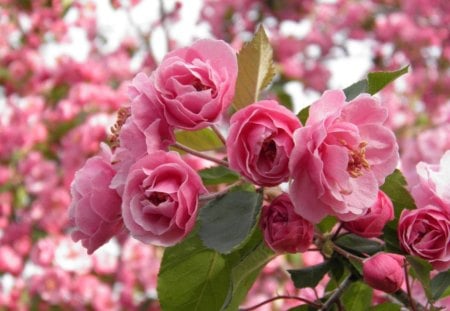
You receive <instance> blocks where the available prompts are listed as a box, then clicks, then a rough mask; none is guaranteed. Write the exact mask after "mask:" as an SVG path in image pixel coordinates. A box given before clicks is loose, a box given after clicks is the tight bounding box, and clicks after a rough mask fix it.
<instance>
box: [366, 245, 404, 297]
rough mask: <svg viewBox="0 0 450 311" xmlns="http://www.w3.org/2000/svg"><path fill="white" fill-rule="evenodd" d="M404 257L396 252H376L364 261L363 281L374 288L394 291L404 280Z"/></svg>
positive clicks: (389, 291)
mask: <svg viewBox="0 0 450 311" xmlns="http://www.w3.org/2000/svg"><path fill="white" fill-rule="evenodd" d="M404 261H405V259H404V257H403V256H401V255H396V254H388V253H378V254H376V255H375V256H372V257H370V258H368V259H366V260H365V261H364V264H363V276H364V282H366V283H367V284H368V285H370V286H371V287H373V288H375V289H379V290H382V291H384V292H386V293H394V292H396V291H397V290H399V289H400V287H401V286H402V284H403V281H404V274H403V264H404Z"/></svg>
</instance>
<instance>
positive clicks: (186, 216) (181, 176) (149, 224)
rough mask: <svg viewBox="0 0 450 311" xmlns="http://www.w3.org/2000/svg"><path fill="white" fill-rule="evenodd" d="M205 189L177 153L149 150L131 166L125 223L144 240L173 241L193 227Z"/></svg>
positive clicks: (124, 205)
mask: <svg viewBox="0 0 450 311" xmlns="http://www.w3.org/2000/svg"><path fill="white" fill-rule="evenodd" d="M204 192H206V189H205V187H204V186H203V184H202V181H201V179H200V177H199V176H198V174H197V173H196V172H195V171H194V170H193V169H192V168H191V167H190V166H189V165H187V164H186V163H185V162H184V161H183V160H182V159H181V157H180V155H179V154H178V153H175V152H164V151H155V152H152V153H150V154H148V155H146V156H145V157H143V158H141V159H140V160H139V161H137V162H136V163H135V164H134V165H133V166H131V168H130V171H129V174H128V177H127V180H126V184H125V189H124V193H123V204H122V214H123V220H124V224H125V226H126V227H127V228H128V230H129V231H130V233H131V235H132V236H133V237H134V238H136V239H138V240H140V241H142V242H144V243H151V244H155V245H161V246H170V245H173V244H176V243H177V242H179V241H180V240H181V239H183V238H184V237H185V236H186V235H187V234H188V233H189V232H190V231H191V230H192V228H193V227H194V224H195V220H196V216H197V212H198V198H199V195H200V194H201V193H204Z"/></svg>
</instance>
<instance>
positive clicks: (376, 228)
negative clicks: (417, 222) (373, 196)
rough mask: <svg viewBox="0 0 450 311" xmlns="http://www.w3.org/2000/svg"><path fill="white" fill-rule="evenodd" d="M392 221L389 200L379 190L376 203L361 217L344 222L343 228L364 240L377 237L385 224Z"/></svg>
mask: <svg viewBox="0 0 450 311" xmlns="http://www.w3.org/2000/svg"><path fill="white" fill-rule="evenodd" d="M392 219H394V206H393V205H392V201H391V199H390V198H389V197H388V196H387V195H386V194H385V193H384V192H383V191H381V190H379V191H378V196H377V201H376V202H375V204H374V205H373V206H372V207H371V208H369V210H368V211H367V213H366V214H364V215H363V216H361V217H359V218H357V219H355V220H352V221H348V222H344V223H343V225H344V228H345V229H347V230H348V231H350V232H352V233H354V234H357V235H359V236H362V237H365V238H376V237H379V236H380V235H381V234H382V232H383V228H384V226H385V225H386V223H387V222H388V221H390V220H392Z"/></svg>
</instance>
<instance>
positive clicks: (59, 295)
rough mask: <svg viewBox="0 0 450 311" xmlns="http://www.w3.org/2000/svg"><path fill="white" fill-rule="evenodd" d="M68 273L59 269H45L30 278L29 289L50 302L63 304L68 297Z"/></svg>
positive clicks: (69, 282) (69, 281)
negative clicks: (40, 273)
mask: <svg viewBox="0 0 450 311" xmlns="http://www.w3.org/2000/svg"><path fill="white" fill-rule="evenodd" d="M70 286H71V280H70V275H69V274H68V273H67V272H65V271H63V270H61V269H56V268H54V269H53V268H52V269H46V270H44V273H43V274H42V275H35V276H33V277H32V278H31V279H30V289H31V292H32V293H34V294H37V295H39V297H41V299H42V300H44V301H47V302H49V303H51V304H63V303H64V302H67V301H68V300H69V297H70Z"/></svg>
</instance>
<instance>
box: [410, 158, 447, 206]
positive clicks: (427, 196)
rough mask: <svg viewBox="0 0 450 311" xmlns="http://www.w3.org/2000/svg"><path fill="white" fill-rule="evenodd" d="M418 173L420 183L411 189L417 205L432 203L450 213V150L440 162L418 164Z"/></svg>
mask: <svg viewBox="0 0 450 311" xmlns="http://www.w3.org/2000/svg"><path fill="white" fill-rule="evenodd" d="M417 174H418V176H419V183H418V184H417V185H416V186H414V187H413V188H412V191H411V192H412V194H413V196H414V199H415V201H416V203H417V207H419V208H420V207H423V206H426V205H428V204H431V205H435V206H440V207H441V208H443V209H445V210H446V211H447V212H448V213H449V214H450V151H447V152H446V153H445V154H444V155H443V156H442V158H441V161H440V164H427V163H425V162H420V163H419V164H417Z"/></svg>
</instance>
